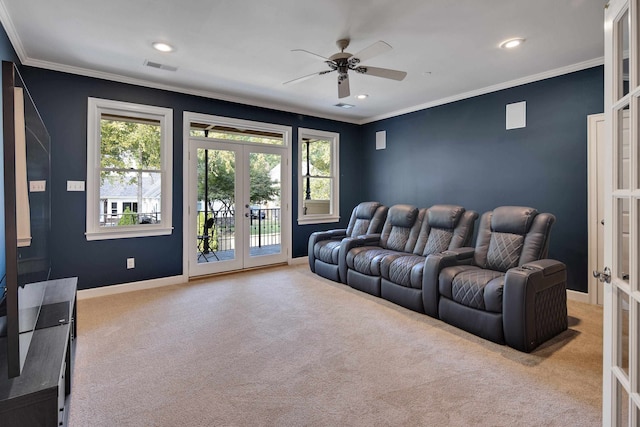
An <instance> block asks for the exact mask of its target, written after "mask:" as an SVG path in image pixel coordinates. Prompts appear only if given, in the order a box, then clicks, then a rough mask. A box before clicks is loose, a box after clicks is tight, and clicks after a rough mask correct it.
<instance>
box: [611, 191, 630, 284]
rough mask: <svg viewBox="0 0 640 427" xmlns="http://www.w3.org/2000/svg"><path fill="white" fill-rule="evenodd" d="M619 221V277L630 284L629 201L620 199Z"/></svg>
mask: <svg viewBox="0 0 640 427" xmlns="http://www.w3.org/2000/svg"><path fill="white" fill-rule="evenodd" d="M616 210H617V220H618V224H617V225H618V227H617V228H618V230H617V236H616V241H617V259H618V270H617V273H616V272H614V274H617V277H618V278H619V279H622V280H624V281H625V282H627V283H628V282H629V265H630V263H629V260H630V257H629V199H627V198H622V199H618V201H617V205H616Z"/></svg>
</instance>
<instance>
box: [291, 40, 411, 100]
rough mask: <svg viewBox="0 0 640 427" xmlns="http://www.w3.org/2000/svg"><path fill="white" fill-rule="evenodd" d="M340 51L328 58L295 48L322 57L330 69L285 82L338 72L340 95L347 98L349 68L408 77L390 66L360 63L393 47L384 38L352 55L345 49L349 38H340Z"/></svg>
mask: <svg viewBox="0 0 640 427" xmlns="http://www.w3.org/2000/svg"><path fill="white" fill-rule="evenodd" d="M336 44H337V45H338V48H339V49H340V52H338V53H335V54H333V55H331V56H330V57H328V58H326V57H324V56H322V55H318V54H317V53H313V52H309V51H308V50H304V49H293V50H292V52H304V53H307V54H309V55H313V56H315V57H317V58H321V59H322V60H323V61H324V62H325V64H327V65H328V66H329V69H328V70H322V71H320V72H316V73H313V74H309V75H306V76H302V77H298V78H296V79H293V80H289V81H288V82H284V83H283V84H285V85H286V84H290V83H297V82H301V81H303V80H306V79H309V78H311V77H314V76H322V75H324V74H328V73H332V72H334V71H337V72H338V97H339V98H346V97H347V96H349V94H350V90H349V70H352V71H354V72H356V73H359V74H367V75H370V76H376V77H382V78H385V79H392V80H398V81H400V80H402V79H404V78H405V77H406V75H407V73H406V72H405V71H398V70H391V69H389V68H379V67H369V66H366V65H360V64H361V63H362V62H364V61H366V60H368V59H371V58H373V57H375V56H378V55H380V54H381V53H384V52H387V51H389V50H391V49H392V47H391V46H390V45H388V44H387V43H385V42H383V41H382V40H380V41H377V42H375V43H374V44H372V45H371V46H369V47H366V48H364V49H362V50H361V51H360V52H358V53H356V54H355V55H352V54H350V53H348V52H345V51H344V50H345V49H346V48H347V47H348V46H349V39H340V40H338V41H337V42H336Z"/></svg>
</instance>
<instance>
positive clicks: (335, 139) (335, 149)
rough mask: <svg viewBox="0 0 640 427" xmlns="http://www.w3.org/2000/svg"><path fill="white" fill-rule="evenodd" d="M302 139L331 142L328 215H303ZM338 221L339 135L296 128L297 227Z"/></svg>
mask: <svg viewBox="0 0 640 427" xmlns="http://www.w3.org/2000/svg"><path fill="white" fill-rule="evenodd" d="M303 137H311V138H318V139H325V140H328V141H331V177H332V178H333V179H332V184H331V201H330V206H331V208H330V213H329V214H316V215H305V214H304V206H303V203H304V195H303V194H302V188H303V179H304V177H303V176H302V169H301V167H300V166H301V165H302V150H303V148H302V146H303V141H302V139H303ZM338 221H340V134H339V133H337V132H327V131H322V130H316V129H307V128H298V225H306V224H323V223H330V222H338Z"/></svg>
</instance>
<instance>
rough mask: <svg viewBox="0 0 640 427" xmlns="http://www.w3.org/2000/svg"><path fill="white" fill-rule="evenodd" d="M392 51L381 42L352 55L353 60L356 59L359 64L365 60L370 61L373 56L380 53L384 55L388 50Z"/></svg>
mask: <svg viewBox="0 0 640 427" xmlns="http://www.w3.org/2000/svg"><path fill="white" fill-rule="evenodd" d="M391 49H393V48H392V47H391V46H390V45H389V44H387V43H385V42H383V41H382V40H380V41H377V42H375V43H374V44H372V45H371V46H369V47H365V48H364V49H362V50H361V51H360V52H358V53H356V54H355V55H353V58H357V59H358V60H359V62H364V61H366V60H367V59H371V58H373V57H374V56H378V55H380V54H381V53H384V52H386V51H388V50H391Z"/></svg>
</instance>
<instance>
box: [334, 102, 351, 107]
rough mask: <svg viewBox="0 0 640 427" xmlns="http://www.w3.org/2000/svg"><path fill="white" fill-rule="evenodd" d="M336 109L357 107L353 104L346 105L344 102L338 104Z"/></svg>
mask: <svg viewBox="0 0 640 427" xmlns="http://www.w3.org/2000/svg"><path fill="white" fill-rule="evenodd" d="M334 107H340V108H353V107H355V105H352V104H345V103H344V102H339V103H337V104H335V105H334Z"/></svg>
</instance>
